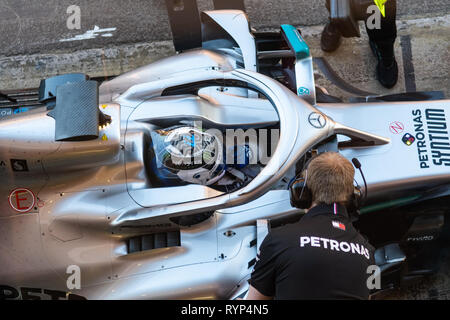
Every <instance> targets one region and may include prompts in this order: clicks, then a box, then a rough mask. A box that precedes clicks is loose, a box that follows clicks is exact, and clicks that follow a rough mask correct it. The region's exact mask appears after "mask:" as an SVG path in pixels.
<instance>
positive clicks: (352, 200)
mask: <svg viewBox="0 0 450 320" xmlns="http://www.w3.org/2000/svg"><path fill="white" fill-rule="evenodd" d="M354 174H355V169H354V168H353V165H352V164H351V163H350V162H349V161H348V160H347V159H346V158H344V157H343V156H341V155H340V154H339V153H335V152H326V153H322V154H320V155H318V156H316V157H314V158H312V160H311V161H310V162H309V164H307V168H306V170H304V171H303V173H302V177H301V178H300V179H297V180H295V181H294V182H293V183H292V184H291V186H290V192H291V203H292V205H293V206H295V207H298V208H302V209H307V208H308V210H307V212H306V214H305V215H304V216H303V217H302V219H301V220H300V221H299V222H297V223H294V224H290V225H285V226H282V227H279V228H275V229H272V230H271V231H270V232H269V234H268V235H267V236H266V238H265V239H264V241H263V243H262V244H261V247H260V250H259V252H258V256H257V262H256V265H255V268H254V271H253V272H252V275H251V279H250V281H249V282H250V289H249V292H248V295H247V300H263V299H368V298H369V289H368V286H367V279H368V277H369V274H368V273H367V269H368V267H369V266H370V265H373V264H375V262H374V256H373V252H374V248H373V247H372V246H371V245H370V244H369V243H368V242H367V240H366V239H365V238H364V237H363V236H362V235H361V234H359V233H358V231H357V230H356V229H355V228H354V227H353V225H352V223H351V221H350V218H349V214H348V212H347V207H352V206H353V207H358V206H359V204H358V202H359V201H360V192H359V190H358V189H357V188H355V186H354V185H353V181H354Z"/></svg>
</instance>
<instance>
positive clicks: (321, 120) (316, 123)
mask: <svg viewBox="0 0 450 320" xmlns="http://www.w3.org/2000/svg"><path fill="white" fill-rule="evenodd" d="M308 121H309V124H310V125H312V126H313V127H314V128H317V129H322V128H323V127H325V125H326V124H327V120H326V119H325V117H324V116H323V115H322V114H320V113H318V112H311V113H310V114H309V117H308Z"/></svg>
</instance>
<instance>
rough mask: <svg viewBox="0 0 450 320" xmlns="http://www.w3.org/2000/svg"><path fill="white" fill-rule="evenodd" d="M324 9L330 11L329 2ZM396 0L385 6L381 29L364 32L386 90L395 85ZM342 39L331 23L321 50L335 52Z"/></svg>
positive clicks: (324, 33) (324, 34) (389, 0)
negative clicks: (367, 37) (376, 60)
mask: <svg viewBox="0 0 450 320" xmlns="http://www.w3.org/2000/svg"><path fill="white" fill-rule="evenodd" d="M326 7H327V9H328V11H330V0H326ZM396 12H397V3H396V0H388V1H387V2H386V4H385V17H383V16H381V28H380V29H369V28H368V26H367V21H366V22H365V24H366V30H367V33H368V35H369V43H370V47H371V48H372V51H373V53H374V54H375V56H376V57H377V59H378V64H377V79H378V81H379V82H380V83H381V84H382V85H383V86H384V87H386V88H392V87H393V86H394V85H395V84H396V83H397V78H398V65H397V62H396V61H395V56H394V42H395V39H396V37H397V26H396ZM341 39H342V34H341V32H340V31H339V28H338V26H337V25H335V24H334V23H332V22H331V21H330V22H328V23H327V25H326V26H325V28H324V30H323V32H322V36H321V41H320V44H321V48H322V50H323V51H325V52H333V51H335V50H336V49H337V48H338V47H339V45H340V43H341Z"/></svg>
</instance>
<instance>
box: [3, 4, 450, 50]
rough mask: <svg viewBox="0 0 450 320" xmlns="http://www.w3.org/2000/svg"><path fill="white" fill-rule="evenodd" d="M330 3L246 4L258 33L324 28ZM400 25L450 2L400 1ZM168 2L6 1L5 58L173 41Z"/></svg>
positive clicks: (438, 12)
mask: <svg viewBox="0 0 450 320" xmlns="http://www.w3.org/2000/svg"><path fill="white" fill-rule="evenodd" d="M324 3H325V0H319V1H311V0H246V1H245V6H246V8H247V12H248V14H249V17H250V20H251V22H252V26H253V27H255V28H256V29H263V28H271V27H277V28H278V26H279V25H280V24H283V23H289V24H292V25H302V26H311V25H320V24H324V23H325V22H326V21H327V17H328V13H327V10H326V8H325V6H324ZM71 5H77V6H79V8H80V22H81V25H80V27H81V29H79V30H77V29H73V30H70V29H68V27H67V20H68V18H69V17H70V16H71V14H68V13H67V9H68V8H69V7H70V6H71ZM198 6H199V8H200V10H208V9H212V8H213V2H212V0H209V1H208V0H198ZM397 7H398V16H399V18H400V19H404V18H415V17H421V18H424V17H431V16H442V15H445V14H449V13H450V2H449V0H429V1H423V0H398V1H397ZM95 26H98V27H99V28H116V30H115V31H114V32H112V36H111V37H103V36H98V37H96V38H94V39H89V40H84V41H67V42H61V41H60V40H62V39H70V38H72V37H74V36H75V35H79V34H83V33H85V32H86V31H88V30H93V29H94V27H95ZM170 39H171V32H170V28H169V22H168V15H167V10H166V6H165V1H164V0H95V1H91V0H45V1H43V0H38V1H30V0H0V43H1V46H0V56H11V55H22V54H33V53H42V52H50V51H54V50H70V49H71V50H83V49H89V48H105V47H107V46H109V45H113V46H117V45H120V44H130V43H141V42H153V41H161V40H170Z"/></svg>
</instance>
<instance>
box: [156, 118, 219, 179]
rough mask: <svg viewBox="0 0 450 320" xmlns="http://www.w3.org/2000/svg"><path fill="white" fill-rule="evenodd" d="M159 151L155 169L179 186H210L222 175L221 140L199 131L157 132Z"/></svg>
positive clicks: (196, 129)
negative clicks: (182, 183)
mask: <svg viewBox="0 0 450 320" xmlns="http://www.w3.org/2000/svg"><path fill="white" fill-rule="evenodd" d="M156 133H157V134H158V135H159V137H160V139H161V138H162V139H163V144H162V147H160V150H158V151H157V152H156V157H157V161H158V164H159V165H158V167H162V168H164V169H165V170H167V171H168V172H170V173H171V176H172V177H173V178H178V179H180V180H181V181H183V182H187V183H194V184H201V185H211V184H213V183H215V182H217V181H218V180H219V179H220V178H222V177H223V175H224V174H225V165H224V163H223V145H222V139H221V138H222V137H218V136H216V135H213V134H211V133H208V132H204V131H202V130H201V129H198V128H195V127H190V126H180V127H173V128H169V129H165V130H157V131H156Z"/></svg>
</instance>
